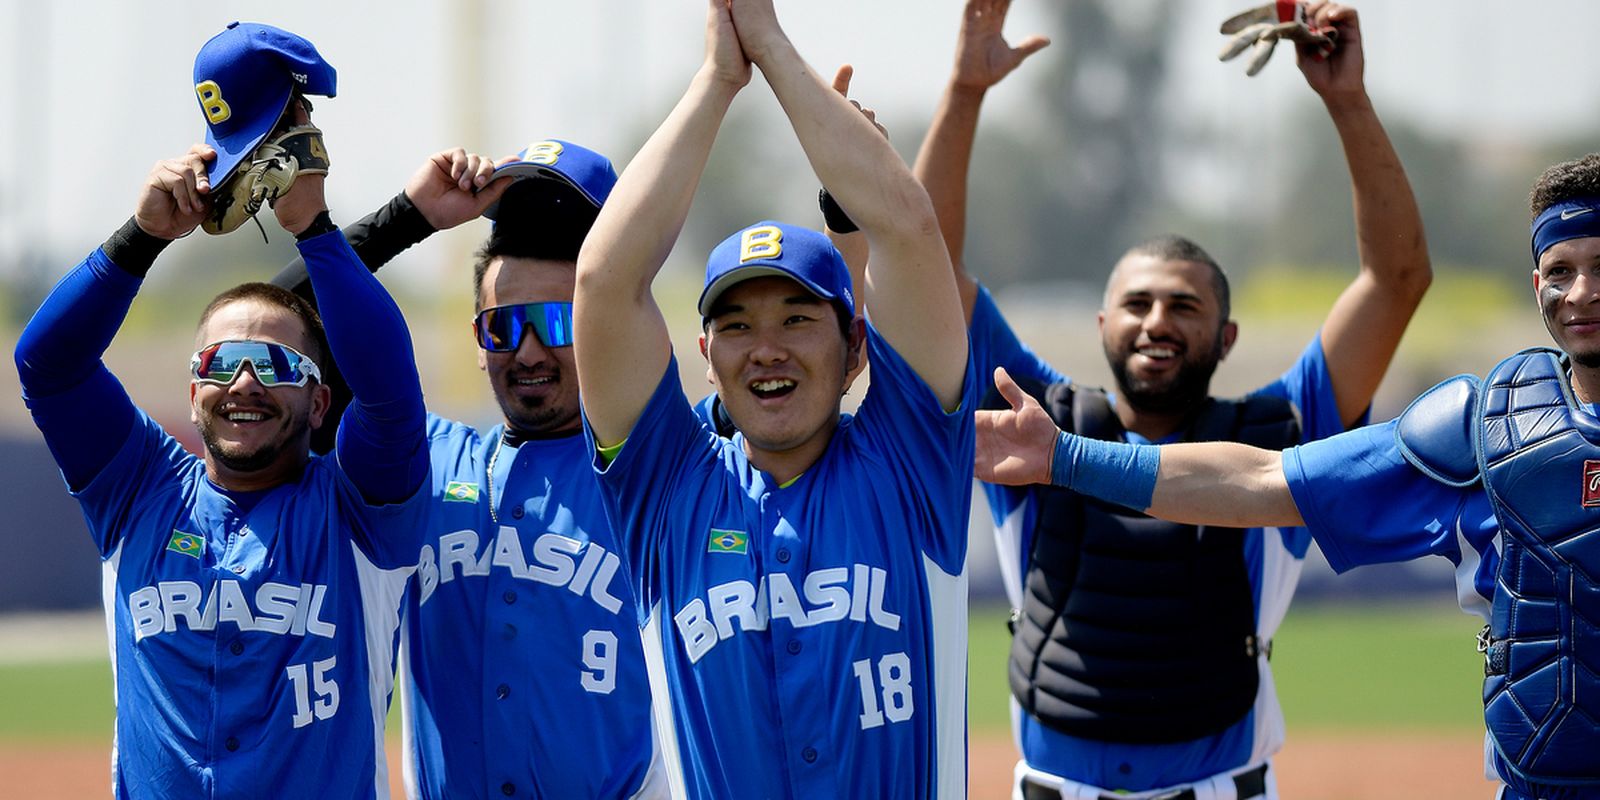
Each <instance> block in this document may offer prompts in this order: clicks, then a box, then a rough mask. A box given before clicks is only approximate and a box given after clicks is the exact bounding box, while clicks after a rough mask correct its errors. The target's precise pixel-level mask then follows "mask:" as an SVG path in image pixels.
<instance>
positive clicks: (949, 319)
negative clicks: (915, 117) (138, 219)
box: [731, 0, 967, 409]
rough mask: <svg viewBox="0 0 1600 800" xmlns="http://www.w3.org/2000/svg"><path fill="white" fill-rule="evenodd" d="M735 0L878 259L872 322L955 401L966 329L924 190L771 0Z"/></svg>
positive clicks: (828, 181)
mask: <svg viewBox="0 0 1600 800" xmlns="http://www.w3.org/2000/svg"><path fill="white" fill-rule="evenodd" d="M731 6H732V9H733V22H734V27H735V28H736V29H737V30H738V33H739V43H740V44H741V45H742V46H743V48H744V52H745V55H747V56H749V57H750V60H751V61H752V62H754V63H755V64H756V66H758V67H760V68H761V73H762V75H764V76H765V77H766V79H767V83H768V84H769V85H770V86H771V87H772V91H773V93H774V94H775V95H777V98H778V102H779V104H781V105H782V106H783V110H784V112H785V113H786V114H788V116H789V123H790V125H791V126H792V127H793V128H794V132H795V136H796V137H797V138H798V139H799V140H800V146H801V147H802V148H803V149H804V150H805V153H806V157H807V158H808V159H809V160H810V162H811V167H812V169H813V170H814V171H815V172H816V173H817V177H818V178H820V179H821V180H822V185H823V186H826V187H828V191H829V192H831V193H832V194H833V196H834V197H835V198H837V199H838V201H839V205H840V206H842V207H843V208H844V210H845V211H847V212H849V214H850V217H851V218H852V219H854V220H855V222H856V224H857V225H859V226H861V230H862V231H863V232H865V233H866V235H867V242H868V244H869V245H870V247H871V249H872V260H871V263H869V264H868V265H867V279H866V285H865V286H864V287H863V289H864V290H863V291H862V292H861V293H860V294H861V296H862V297H863V298H864V299H865V301H866V307H867V309H868V310H869V311H868V313H869V316H870V317H871V319H872V323H873V326H874V327H876V328H877V329H878V331H879V332H880V333H882V334H883V337H884V338H885V339H886V340H888V341H889V343H890V344H891V345H893V346H894V348H895V349H896V350H897V351H899V353H900V354H901V355H902V356H903V357H904V358H905V360H906V362H907V363H908V364H910V365H911V368H912V369H914V370H915V371H916V372H917V374H918V375H919V376H921V378H922V379H923V380H924V381H925V382H927V384H928V385H929V387H931V388H932V389H933V392H934V394H935V396H937V397H938V398H939V402H940V403H941V404H943V405H944V407H945V408H947V409H949V408H954V407H955V406H956V405H958V403H959V400H960V395H961V385H962V380H963V379H964V377H965V375H966V364H967V332H966V325H965V324H963V320H962V316H961V299H960V297H959V295H958V294H957V293H956V287H955V281H954V280H953V279H951V278H950V277H949V275H950V258H949V256H948V255H947V254H946V253H945V246H944V240H943V239H942V238H940V236H939V223H938V220H937V219H936V218H935V216H934V213H933V205H932V203H930V202H929V201H928V193H927V192H925V191H923V189H922V185H921V184H919V183H917V180H916V178H915V177H913V176H912V174H911V170H910V169H909V168H908V167H906V165H905V162H903V161H901V160H900V156H899V154H897V153H895V151H894V148H893V147H891V146H890V145H889V143H888V142H887V141H885V140H884V138H883V136H881V135H880V134H879V133H878V131H877V129H876V128H874V127H873V125H872V123H871V122H869V121H867V119H866V118H865V117H863V116H862V115H861V114H860V113H859V112H857V111H856V109H855V108H854V107H852V106H851V105H850V103H849V101H847V100H845V99H844V98H843V97H841V96H840V95H839V93H838V92H835V91H833V90H832V89H831V88H830V87H829V86H828V84H827V83H825V82H823V81H822V79H821V78H819V77H818V76H817V74H816V73H815V72H813V71H812V70H811V68H810V67H809V66H807V65H806V62H805V60H804V59H802V58H801V57H800V54H799V52H798V51H796V50H795V48H794V45H793V44H791V43H790V42H789V39H788V37H787V36H786V35H785V34H784V32H783V29H782V28H781V27H779V25H778V20H777V17H776V15H775V14H774V13H773V9H772V0H732V2H731Z"/></svg>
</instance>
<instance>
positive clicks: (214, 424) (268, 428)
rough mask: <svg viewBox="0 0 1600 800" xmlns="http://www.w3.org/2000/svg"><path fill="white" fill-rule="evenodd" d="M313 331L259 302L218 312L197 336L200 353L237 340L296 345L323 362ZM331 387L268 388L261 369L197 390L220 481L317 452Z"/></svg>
mask: <svg viewBox="0 0 1600 800" xmlns="http://www.w3.org/2000/svg"><path fill="white" fill-rule="evenodd" d="M308 338H309V337H308V336H307V332H306V329H305V326H304V325H303V324H302V323H301V321H300V318H299V317H297V316H295V314H294V312H292V311H290V310H289V309H286V308H282V307H280V306H274V305H270V304H267V303H263V302H260V301H257V300H239V301H236V302H232V303H228V304H227V305H224V306H220V307H218V308H217V309H216V310H215V311H214V312H213V313H212V315H211V317H210V319H207V320H206V322H205V324H204V325H202V326H201V327H200V330H199V331H197V332H196V334H195V349H196V350H198V349H200V348H201V347H204V346H205V345H208V344H212V343H214V342H220V341H226V340H230V339H250V340H255V341H263V342H276V343H278V344H284V345H288V346H289V347H292V348H294V349H295V350H297V351H299V352H300V353H302V354H304V355H306V356H309V357H311V358H312V359H315V358H316V355H315V350H314V348H312V347H311V345H310V343H309V341H308ZM328 402H329V393H328V388H327V387H326V386H323V385H322V384H321V383H320V382H318V381H310V382H308V383H307V384H306V385H305V386H289V385H280V386H273V387H270V388H269V387H266V386H262V385H261V382H260V381H259V380H258V379H257V378H256V373H255V368H254V366H253V365H252V366H246V367H244V368H242V369H240V370H239V373H238V375H236V376H235V377H234V379H233V382H232V383H230V384H228V385H227V386H221V385H219V384H216V383H209V382H204V381H192V382H191V383H190V384H189V418H190V420H192V421H193V422H194V425H195V427H196V428H198V429H199V431H200V438H201V439H202V440H203V441H204V442H205V445H206V461H207V463H208V464H209V465H210V466H211V467H212V472H213V473H214V474H215V475H217V476H220V477H223V478H228V477H249V476H252V475H254V474H256V473H261V472H263V471H270V470H271V469H273V468H274V467H285V466H287V465H291V464H298V463H299V462H300V461H302V460H304V459H305V458H306V456H307V454H308V453H309V450H310V442H311V429H312V428H315V427H317V426H319V425H321V424H322V417H323V414H325V413H327V410H328Z"/></svg>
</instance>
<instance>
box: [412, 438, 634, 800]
mask: <svg viewBox="0 0 1600 800" xmlns="http://www.w3.org/2000/svg"><path fill="white" fill-rule="evenodd" d="M503 433H504V427H503V426H499V427H496V428H495V429H494V430H492V431H490V432H489V434H488V435H487V436H480V435H479V434H478V432H477V431H476V430H474V429H472V428H471V427H469V426H466V425H462V424H460V423H456V422H451V421H448V420H444V419H440V418H438V417H430V419H429V425H428V435H429V444H430V448H431V451H432V463H433V476H432V481H433V486H432V503H431V505H432V509H431V514H430V515H429V519H428V523H427V528H426V532H425V534H424V544H423V546H422V557H421V564H420V566H419V567H418V570H417V576H416V591H414V592H411V593H410V594H408V596H407V602H406V612H405V617H406V622H405V629H404V639H403V645H402V654H403V656H402V658H403V670H404V679H405V681H406V683H407V684H408V685H407V686H406V690H405V693H404V694H403V695H402V698H403V699H402V703H401V708H402V709H403V711H404V715H405V717H406V725H405V730H406V740H407V741H406V747H405V758H406V767H407V770H406V772H407V780H408V783H407V789H408V791H409V792H410V794H411V795H412V796H413V797H422V798H490V797H496V798H498V797H507V796H512V797H537V798H569V797H593V798H624V797H637V796H664V793H665V786H664V784H663V780H664V779H663V776H662V772H661V769H660V764H659V762H656V761H655V754H656V750H655V747H654V739H653V736H652V731H651V714H650V686H649V683H648V681H647V679H646V677H645V669H644V653H643V648H642V646H641V644H640V639H639V628H638V617H637V615H636V611H635V603H634V597H633V591H632V590H631V589H630V588H629V585H628V581H627V575H626V571H625V570H623V569H622V561H621V559H620V557H619V554H618V552H617V546H616V539H615V537H614V536H613V535H612V533H611V526H610V524H609V522H608V521H607V519H606V515H605V509H604V505H603V503H602V502H601V499H600V487H599V482H598V480H597V478H596V476H595V474H594V470H592V469H590V467H589V464H590V461H589V450H588V446H587V445H586V443H585V440H584V437H583V435H582V434H581V433H577V432H575V433H573V434H572V435H570V436H566V437H561V438H554V439H537V440H528V441H524V442H522V443H520V444H512V443H507V442H504V441H503ZM491 464H492V465H493V470H494V474H493V476H490V474H489V470H490V466H491ZM491 503H492V504H493V508H494V509H495V511H496V515H497V516H498V521H496V519H494V518H493V517H491V515H490V508H491ZM653 762H654V763H653Z"/></svg>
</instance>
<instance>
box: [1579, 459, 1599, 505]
mask: <svg viewBox="0 0 1600 800" xmlns="http://www.w3.org/2000/svg"><path fill="white" fill-rule="evenodd" d="M1596 506H1600V461H1584V462H1583V507H1584V508H1594V507H1596Z"/></svg>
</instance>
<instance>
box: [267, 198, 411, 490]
mask: <svg viewBox="0 0 1600 800" xmlns="http://www.w3.org/2000/svg"><path fill="white" fill-rule="evenodd" d="M325 180H326V176H323V175H301V176H300V177H299V178H298V179H297V180H296V181H295V183H294V186H293V188H292V189H291V190H290V191H289V193H288V194H285V195H283V196H282V197H279V198H278V199H277V201H276V202H275V203H274V204H273V207H272V210H273V213H274V214H275V215H276V216H277V218H278V224H280V225H282V226H283V229H284V230H286V231H288V232H290V233H292V234H294V235H295V238H296V239H297V240H298V245H297V246H298V247H299V250H300V255H301V257H303V258H304V259H305V262H306V270H307V272H309V273H310V275H311V285H312V288H313V290H314V291H315V292H316V295H317V297H319V298H321V301H322V302H321V309H320V310H321V313H322V323H323V327H324V328H325V330H326V332H327V336H328V348H329V350H330V351H331V352H332V354H333V358H334V360H335V361H337V362H338V363H339V365H340V367H341V372H342V373H343V375H344V378H345V381H346V382H347V383H348V384H349V385H350V390H351V393H352V401H351V404H350V407H349V409H348V410H347V411H346V412H345V415H344V419H343V420H342V422H341V424H340V426H339V436H338V444H337V445H336V448H335V449H336V452H337V453H338V458H339V465H340V467H341V468H342V469H343V470H344V472H345V474H346V475H347V476H348V477H349V478H350V481H351V483H353V484H355V486H356V488H357V489H358V490H359V491H360V492H361V496H362V497H363V498H364V499H365V500H366V502H368V503H369V504H372V505H384V504H391V503H399V502H401V501H403V500H405V499H406V498H409V497H411V496H412V495H414V494H415V493H416V492H417V490H418V489H420V488H421V487H422V484H423V481H424V480H425V479H426V478H427V475H428V451H427V446H426V444H427V443H426V437H425V434H424V430H423V426H424V420H425V416H426V412H425V411H424V409H423V404H422V380H421V378H420V377H419V376H418V375H417V365H416V358H415V355H414V354H413V351H412V347H411V334H410V331H408V330H407V329H406V324H405V319H404V318H403V317H401V315H400V308H399V307H398V306H396V305H395V302H394V299H393V298H391V297H390V296H389V293H388V292H386V291H384V289H383V286H382V284H380V283H378V279H377V277H375V276H374V275H373V274H372V273H371V272H370V271H369V270H367V268H366V267H365V266H364V265H363V264H362V263H361V261H360V260H359V259H358V258H356V254H355V252H354V251H353V250H351V249H350V245H349V243H348V242H346V241H345V239H344V235H343V233H342V232H340V231H339V229H338V228H337V227H334V225H333V223H332V222H331V221H330V220H329V218H328V213H327V203H326V201H325V200H324V196H323V183H324V181H325Z"/></svg>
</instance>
